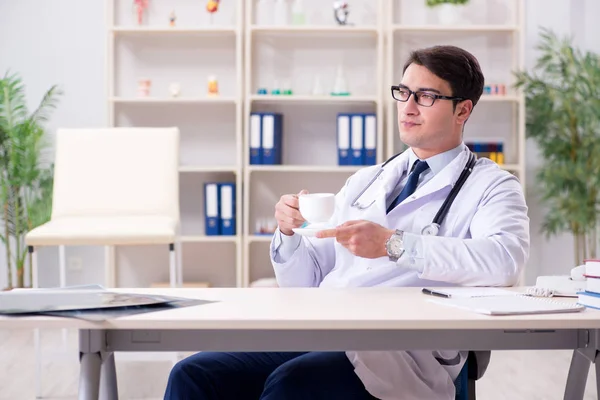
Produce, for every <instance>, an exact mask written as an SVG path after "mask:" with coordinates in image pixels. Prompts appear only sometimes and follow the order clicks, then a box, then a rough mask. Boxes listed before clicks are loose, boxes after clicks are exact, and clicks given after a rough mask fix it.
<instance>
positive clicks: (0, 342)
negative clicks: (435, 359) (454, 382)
mask: <svg viewBox="0 0 600 400" xmlns="http://www.w3.org/2000/svg"><path fill="white" fill-rule="evenodd" d="M66 338H67V340H66V342H63V335H62V331H60V330H58V331H47V332H44V334H43V335H42V349H43V353H44V360H45V362H44V366H43V380H42V387H43V394H44V398H48V399H56V400H58V399H61V400H67V399H68V400H71V399H76V398H77V385H78V361H77V352H76V345H77V336H76V332H74V331H67V335H66ZM63 343H64V344H65V346H63ZM51 351H55V355H54V356H53V355H52V354H50V352H51ZM34 355H35V352H34V346H33V334H32V332H31V331H12V332H8V331H2V330H0V399H10V400H21V399H27V400H29V399H34V398H35V384H34V376H35V375H34V371H35V362H34ZM151 356H152V355H150V356H148V355H145V358H146V360H145V361H143V360H142V361H135V360H131V358H129V359H125V360H123V357H121V358H119V357H118V358H117V374H118V375H117V376H118V384H119V392H120V399H124V400H129V399H161V398H162V395H163V390H164V387H165V384H166V380H167V376H168V374H169V371H170V369H171V366H172V361H169V360H168V359H164V358H165V357H164V356H163V361H148V359H149V358H150V357H151ZM570 358H571V352H568V351H544V352H525V351H510V352H508V351H503V352H500V351H497V352H494V353H493V354H492V362H491V363H490V367H489V369H488V371H487V373H486V374H485V377H484V378H483V379H482V380H481V381H480V382H479V383H478V387H477V392H478V398H479V399H481V400H506V399H511V400H538V399H539V400H559V399H563V390H564V385H565V382H566V377H567V370H568V367H569V361H570ZM142 382H144V383H143V384H142ZM595 384H596V379H595V375H594V370H593V366H592V369H591V370H590V375H589V378H588V385H587V388H586V397H585V400H592V399H597V397H596V395H595V393H594V392H595Z"/></svg>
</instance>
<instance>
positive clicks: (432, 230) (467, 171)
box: [350, 152, 477, 236]
mask: <svg viewBox="0 0 600 400" xmlns="http://www.w3.org/2000/svg"><path fill="white" fill-rule="evenodd" d="M400 154H402V153H399V154H396V155H394V156H392V157H391V158H390V159H388V160H387V161H385V162H384V163H383V164H382V165H381V167H380V168H379V170H378V171H377V173H376V174H375V175H374V176H373V178H371V180H370V181H369V183H367V185H366V186H365V187H364V189H363V190H361V191H360V193H359V194H358V195H357V196H356V197H355V198H354V200H353V201H352V203H351V204H350V207H355V208H358V209H359V210H366V209H367V208H369V207H371V206H372V205H373V203H375V200H373V201H372V202H371V203H369V204H367V205H361V204H360V203H359V202H358V201H359V200H360V198H361V196H362V195H363V194H364V193H365V192H366V191H367V190H368V189H369V188H370V187H371V185H372V184H373V183H375V181H376V180H377V178H379V176H380V175H381V174H382V173H383V170H384V168H385V166H386V165H388V164H389V163H390V162H392V161H393V160H394V159H395V158H396V157H398V156H399V155H400ZM476 162H477V157H476V156H475V154H473V152H470V154H469V160H468V161H467V164H466V165H465V167H464V168H463V170H462V172H461V173H460V176H459V177H458V180H457V181H456V184H455V185H454V186H453V187H452V190H450V193H449V194H448V197H446V199H445V200H444V203H443V204H442V206H441V207H440V209H439V210H438V212H437V214H436V215H435V217H434V218H433V221H432V222H431V223H430V224H429V225H426V226H425V227H424V228H423V229H422V230H421V234H422V235H432V236H435V235H437V234H438V232H439V231H440V226H441V225H442V222H443V221H444V218H446V215H448V211H449V210H450V206H451V205H452V203H453V202H454V199H455V198H456V196H457V195H458V193H459V192H460V189H461V188H462V187H463V185H464V184H465V181H466V180H467V178H468V177H469V175H471V172H473V167H474V166H475V163H476Z"/></svg>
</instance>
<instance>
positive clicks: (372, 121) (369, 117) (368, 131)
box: [363, 114, 377, 165]
mask: <svg viewBox="0 0 600 400" xmlns="http://www.w3.org/2000/svg"><path fill="white" fill-rule="evenodd" d="M364 118H365V121H364V130H365V146H364V157H363V160H364V164H365V165H375V163H376V162H377V116H376V115H375V114H365V115H364Z"/></svg>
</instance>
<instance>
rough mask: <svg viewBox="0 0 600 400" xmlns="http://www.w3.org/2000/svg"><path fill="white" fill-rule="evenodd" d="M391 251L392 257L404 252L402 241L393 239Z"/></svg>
mask: <svg viewBox="0 0 600 400" xmlns="http://www.w3.org/2000/svg"><path fill="white" fill-rule="evenodd" d="M389 251H390V253H391V254H392V255H395V256H398V255H400V253H401V252H402V241H401V240H400V239H399V238H396V237H395V238H392V239H391V240H390V243H389Z"/></svg>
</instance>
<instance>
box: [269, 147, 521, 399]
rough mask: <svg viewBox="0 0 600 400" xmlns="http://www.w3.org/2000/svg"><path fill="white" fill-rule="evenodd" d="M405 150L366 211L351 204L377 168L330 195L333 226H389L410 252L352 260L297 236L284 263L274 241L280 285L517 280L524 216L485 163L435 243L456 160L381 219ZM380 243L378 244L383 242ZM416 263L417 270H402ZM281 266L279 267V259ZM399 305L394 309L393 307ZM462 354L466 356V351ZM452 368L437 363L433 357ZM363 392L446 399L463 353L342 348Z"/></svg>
mask: <svg viewBox="0 0 600 400" xmlns="http://www.w3.org/2000/svg"><path fill="white" fill-rule="evenodd" d="M408 153H409V152H404V153H403V154H401V155H400V156H398V157H397V158H396V159H395V160H393V161H391V162H390V163H389V164H388V165H386V167H385V170H384V172H383V173H382V174H381V175H380V178H379V179H377V180H375V182H374V183H373V184H372V185H371V187H370V188H369V189H368V190H367V191H366V192H365V193H364V194H363V196H362V199H361V203H363V204H369V203H371V201H372V200H375V202H374V203H373V204H372V205H371V206H370V207H368V208H367V209H365V210H360V209H358V208H356V207H351V206H350V204H351V203H352V201H353V200H354V199H355V198H356V196H357V194H358V193H360V192H361V191H362V190H363V189H364V188H365V186H366V185H367V184H368V182H369V181H370V180H371V179H372V177H373V176H374V175H375V174H376V172H377V170H378V169H379V168H380V166H372V167H367V168H364V169H362V170H360V171H358V172H357V173H356V174H354V175H353V176H351V177H350V178H349V179H348V180H347V182H346V185H345V186H344V187H343V188H342V189H341V190H340V191H339V193H338V194H337V195H336V212H335V215H334V217H333V220H332V221H331V222H332V223H333V224H336V225H337V224H342V223H343V222H345V221H350V220H369V221H372V222H375V223H378V224H380V225H383V226H385V227H387V228H389V229H400V230H403V231H405V241H407V240H408V242H410V243H412V247H411V248H410V249H407V252H406V253H405V254H404V255H403V257H402V258H401V259H400V260H399V261H398V262H397V263H393V262H391V261H389V259H388V258H387V257H381V258H377V259H366V258H361V257H356V256H354V255H352V254H351V253H350V252H349V251H348V250H346V249H345V248H344V247H342V246H341V245H340V244H338V243H337V242H335V239H333V238H331V239H317V238H309V237H302V240H301V242H300V245H299V246H298V248H297V249H296V250H295V252H294V253H293V255H292V257H290V258H289V259H288V260H278V259H277V249H278V248H279V246H280V244H281V241H280V236H279V235H278V234H276V235H274V239H273V241H272V243H271V260H272V263H273V267H274V270H275V275H276V278H277V281H278V284H279V286H282V287H291V286H313V287H314V286H321V287H366V286H397V287H400V286H448V285H469V286H510V285H513V284H515V283H516V281H517V279H518V276H519V273H520V271H521V269H522V268H523V266H524V265H525V263H526V261H527V259H528V256H529V218H528V216H527V206H526V204H525V199H524V195H523V191H522V187H521V184H520V183H519V182H518V180H517V179H516V178H515V177H514V176H513V175H512V174H510V173H508V172H506V171H504V170H502V169H501V168H499V167H498V166H497V165H496V164H495V163H493V162H492V161H490V160H489V159H485V158H482V159H478V160H477V164H476V166H475V168H474V169H473V172H472V174H471V175H470V177H469V178H468V180H467V182H466V183H465V185H464V186H463V188H462V190H461V191H460V192H459V194H458V195H457V197H456V199H455V200H454V203H453V205H452V207H451V208H450V210H449V213H448V215H447V216H446V218H445V220H444V221H443V223H442V226H441V228H440V231H439V233H438V236H422V235H421V234H420V233H421V230H422V228H423V227H424V226H426V225H428V224H429V223H431V221H432V220H433V218H434V216H435V214H436V213H437V211H438V209H439V208H440V206H441V205H442V203H443V202H444V200H445V198H446V197H447V195H448V194H449V193H450V190H451V187H452V185H453V184H454V183H455V182H456V180H457V179H458V177H459V175H460V173H461V172H462V170H463V168H464V166H465V165H466V163H467V161H468V157H469V150H468V149H467V148H466V147H465V146H463V151H462V152H461V153H460V154H459V155H458V156H457V157H455V158H454V159H453V160H452V161H451V162H450V163H449V164H448V165H447V166H446V167H445V168H444V169H443V170H442V171H440V172H439V173H438V174H436V175H435V176H433V178H431V180H429V181H428V182H426V183H425V184H424V185H423V186H421V187H419V188H418V189H417V190H416V191H415V193H414V194H413V195H412V196H410V197H409V198H407V199H405V200H404V201H403V202H402V203H401V204H399V205H398V206H397V207H396V208H395V209H394V210H392V211H391V212H390V213H389V214H386V206H387V202H386V199H387V198H388V196H389V195H390V193H391V192H392V191H393V190H394V188H395V187H396V185H397V184H398V181H399V180H400V179H401V178H402V177H403V176H404V174H405V172H406V170H407V168H408V159H409V155H408ZM382 245H383V244H382ZM414 258H422V268H423V271H422V273H420V272H418V271H416V270H414V269H411V268H407V266H410V265H411V264H412V263H413V261H412V260H413V259H414ZM279 261H280V262H279ZM398 306H399V307H401V306H402V305H398ZM465 350H468V349H465ZM457 354H459V355H460V362H459V363H458V364H454V365H450V366H442V365H441V364H440V362H438V361H437V360H436V358H435V357H438V358H439V357H440V356H441V358H444V359H446V360H451V359H453V358H456V356H457ZM347 355H348V358H349V359H350V361H351V362H352V364H353V365H354V367H355V372H356V374H357V375H358V376H359V377H360V379H361V380H362V382H363V383H364V385H365V387H366V388H367V390H368V391H369V392H370V393H371V394H372V395H373V396H375V397H377V398H380V399H383V400H397V399H398V400H400V399H402V400H409V399H410V400H412V399H449V400H450V399H453V398H454V391H455V389H454V379H455V378H456V377H457V376H458V373H459V372H460V369H461V368H462V365H463V364H464V361H465V358H466V355H467V352H466V351H461V352H460V353H458V352H456V351H454V352H453V351H441V352H435V351H434V352H433V353H432V351H408V352H396V351H394V352H365V351H359V352H356V351H348V352H347Z"/></svg>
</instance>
